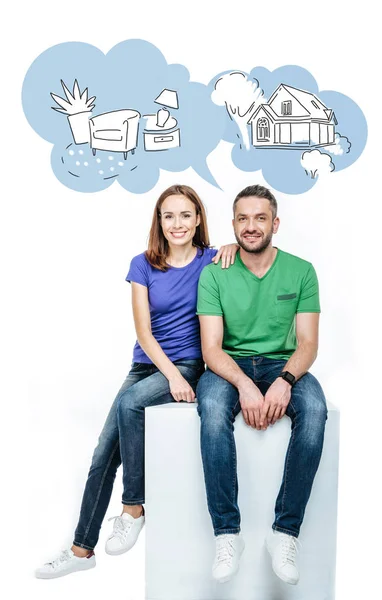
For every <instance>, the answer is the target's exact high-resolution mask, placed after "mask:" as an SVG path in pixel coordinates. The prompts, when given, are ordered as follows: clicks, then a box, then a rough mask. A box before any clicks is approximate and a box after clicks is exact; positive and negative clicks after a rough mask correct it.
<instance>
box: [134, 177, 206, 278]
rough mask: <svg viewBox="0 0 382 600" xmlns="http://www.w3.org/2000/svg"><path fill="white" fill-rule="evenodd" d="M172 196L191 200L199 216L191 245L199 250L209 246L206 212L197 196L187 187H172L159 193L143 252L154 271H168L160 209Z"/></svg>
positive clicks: (165, 242) (166, 246)
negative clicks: (146, 246) (147, 240)
mask: <svg viewBox="0 0 382 600" xmlns="http://www.w3.org/2000/svg"><path fill="white" fill-rule="evenodd" d="M174 195H181V196H184V197H185V198H188V200H191V202H192V203H193V205H194V206H195V210H196V214H197V215H199V216H200V223H199V225H198V227H197V228H196V231H195V235H194V237H193V239H192V245H193V246H196V247H197V248H200V249H201V250H203V249H204V248H208V247H209V245H210V240H209V236H208V227H207V217H206V211H205V208H204V206H203V203H202V201H201V199H200V198H199V196H198V194H197V193H196V192H195V190H193V189H192V188H191V187H189V186H188V185H172V186H171V187H169V188H167V190H165V191H164V192H162V193H161V195H160V196H159V198H158V201H157V203H156V205H155V208H154V214H153V220H152V223H151V229H150V234H149V244H148V249H147V250H146V252H145V255H146V258H147V260H148V261H149V263H150V265H151V266H153V267H155V268H156V269H159V270H160V271H166V270H167V269H168V265H167V263H166V258H167V256H168V241H167V240H166V238H165V237H164V235H163V231H162V227H161V224H160V219H161V214H160V209H161V207H162V204H163V202H164V201H165V200H166V198H168V197H169V196H174Z"/></svg>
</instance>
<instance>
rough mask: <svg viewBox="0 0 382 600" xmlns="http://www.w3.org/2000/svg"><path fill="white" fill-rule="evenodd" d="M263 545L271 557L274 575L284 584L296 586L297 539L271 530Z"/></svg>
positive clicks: (297, 574)
mask: <svg viewBox="0 0 382 600" xmlns="http://www.w3.org/2000/svg"><path fill="white" fill-rule="evenodd" d="M265 543H266V546H267V550H268V552H269V554H270V555H271V557H272V569H273V571H274V573H275V574H276V575H277V577H279V578H280V579H282V581H285V583H290V584H291V585H296V583H298V580H299V577H300V575H299V572H298V568H297V564H296V554H297V551H298V550H297V544H298V540H297V538H296V537H294V536H293V535H288V534H287V533H281V532H280V531H274V530H273V529H272V530H271V531H270V533H269V534H268V535H267V538H266V540H265Z"/></svg>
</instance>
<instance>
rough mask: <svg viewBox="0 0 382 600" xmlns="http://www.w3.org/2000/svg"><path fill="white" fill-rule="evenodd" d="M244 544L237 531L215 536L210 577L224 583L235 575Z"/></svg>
mask: <svg viewBox="0 0 382 600" xmlns="http://www.w3.org/2000/svg"><path fill="white" fill-rule="evenodd" d="M244 546H245V544H244V540H243V538H242V536H241V535H240V534H239V533H224V534H223V535H218V536H217V537H216V556H215V561H214V564H213V567H212V577H213V578H214V579H215V580H216V581H218V582H219V583H226V581H229V580H230V579H231V578H232V577H233V576H234V575H236V573H237V572H238V570H239V561H240V556H241V555H242V552H243V550H244Z"/></svg>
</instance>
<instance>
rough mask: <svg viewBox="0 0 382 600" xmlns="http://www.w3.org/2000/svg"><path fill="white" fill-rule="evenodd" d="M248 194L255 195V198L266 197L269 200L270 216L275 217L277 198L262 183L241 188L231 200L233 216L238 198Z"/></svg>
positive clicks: (245, 196) (246, 196)
mask: <svg viewBox="0 0 382 600" xmlns="http://www.w3.org/2000/svg"><path fill="white" fill-rule="evenodd" d="M249 196H256V197H257V198H266V199H267V200H269V204H270V205H271V211H272V216H273V218H274V219H275V218H276V217H277V200H276V198H275V197H274V195H273V194H272V192H271V190H269V189H268V188H266V187H264V186H262V185H249V186H248V187H246V188H244V189H243V190H241V192H239V193H238V195H237V196H236V198H235V200H234V202H233V206H232V208H233V216H235V208H236V204H237V203H238V201H239V200H240V198H248V197H249Z"/></svg>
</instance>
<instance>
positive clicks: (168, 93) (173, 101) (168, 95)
mask: <svg viewBox="0 0 382 600" xmlns="http://www.w3.org/2000/svg"><path fill="white" fill-rule="evenodd" d="M154 102H155V103H156V104H163V105H164V106H169V107H170V108H179V104H178V94H177V92H176V91H175V90H167V89H164V90H163V91H162V92H161V93H160V94H159V96H158V97H157V98H155V100H154Z"/></svg>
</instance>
